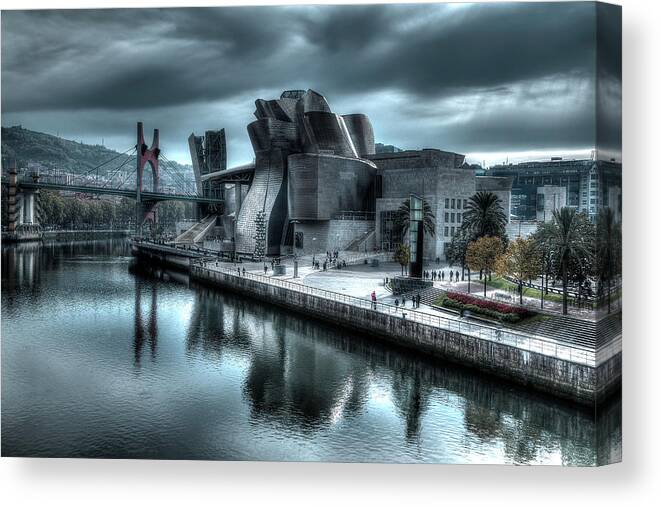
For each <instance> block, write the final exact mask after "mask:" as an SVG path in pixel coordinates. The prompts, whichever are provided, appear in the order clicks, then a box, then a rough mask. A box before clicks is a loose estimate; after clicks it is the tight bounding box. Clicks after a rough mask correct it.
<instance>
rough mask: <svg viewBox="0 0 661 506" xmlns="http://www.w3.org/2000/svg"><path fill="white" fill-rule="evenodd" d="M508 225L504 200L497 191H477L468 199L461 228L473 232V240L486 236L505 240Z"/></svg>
mask: <svg viewBox="0 0 661 506" xmlns="http://www.w3.org/2000/svg"><path fill="white" fill-rule="evenodd" d="M506 225H507V216H506V215H505V211H503V206H502V201H501V200H500V198H499V197H498V196H497V195H496V194H495V193H491V192H477V193H476V194H475V195H473V196H472V197H471V198H470V199H468V207H467V211H466V212H464V216H463V223H462V225H461V228H462V229H464V230H467V231H469V232H470V233H471V235H472V240H476V239H479V238H480V237H486V236H492V237H500V238H501V239H503V240H505V238H506V237H507V233H506V231H505V227H506Z"/></svg>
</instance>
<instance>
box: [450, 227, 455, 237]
mask: <svg viewBox="0 0 661 506" xmlns="http://www.w3.org/2000/svg"><path fill="white" fill-rule="evenodd" d="M450 234H451V235H454V227H452V228H451V229H450Z"/></svg>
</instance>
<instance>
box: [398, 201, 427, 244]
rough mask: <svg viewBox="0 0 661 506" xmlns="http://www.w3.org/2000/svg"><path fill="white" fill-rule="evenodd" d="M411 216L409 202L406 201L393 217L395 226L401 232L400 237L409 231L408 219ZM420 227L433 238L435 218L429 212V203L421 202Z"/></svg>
mask: <svg viewBox="0 0 661 506" xmlns="http://www.w3.org/2000/svg"><path fill="white" fill-rule="evenodd" d="M410 216H411V200H410V199H406V200H405V201H403V202H402V204H401V205H400V206H399V209H397V212H396V213H395V216H394V219H393V221H394V223H395V226H397V227H398V228H399V230H401V231H402V237H404V236H405V235H406V231H407V230H408V229H409V217H410ZM422 226H423V229H424V231H425V232H427V233H428V234H429V235H431V236H432V237H434V235H435V234H436V216H434V213H433V212H432V210H431V206H430V205H429V202H427V201H426V200H424V199H423V200H422Z"/></svg>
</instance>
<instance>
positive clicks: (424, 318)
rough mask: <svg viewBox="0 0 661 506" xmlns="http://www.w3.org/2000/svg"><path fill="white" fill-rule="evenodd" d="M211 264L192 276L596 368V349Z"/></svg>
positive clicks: (195, 265)
mask: <svg viewBox="0 0 661 506" xmlns="http://www.w3.org/2000/svg"><path fill="white" fill-rule="evenodd" d="M211 262H213V261H211ZM211 262H210V261H209V260H205V259H196V260H191V273H192V274H194V275H197V276H199V277H201V278H207V279H208V280H209V281H212V280H215V279H216V280H217V279H218V275H219V274H223V275H228V276H232V277H235V278H245V279H251V280H254V281H257V282H259V283H263V284H267V285H272V286H277V287H282V288H286V289H288V290H291V291H294V292H298V293H304V294H308V295H312V296H315V297H320V298H323V299H328V300H333V301H337V302H340V303H343V304H347V305H351V306H354V307H360V308H364V309H370V310H373V311H377V312H379V313H384V314H388V315H391V316H396V317H399V318H402V319H406V320H409V321H413V322H416V323H420V324H422V325H428V326H431V327H435V328H442V329H445V330H449V331H452V332H457V333H460V334H463V335H467V336H471V337H476V338H479V339H483V340H487V341H492V342H496V343H501V344H505V345H509V346H513V347H516V348H518V349H521V350H525V351H530V352H534V353H539V354H542V355H547V356H552V357H555V358H558V359H562V360H567V361H570V362H574V363H579V364H585V365H588V366H591V367H594V366H595V350H592V349H590V348H586V347H581V346H572V345H569V344H563V343H558V342H557V341H554V340H552V339H547V338H544V337H539V336H531V335H527V334H523V333H519V332H512V331H511V330H509V329H507V330H506V329H504V328H501V327H492V326H488V325H484V324H479V323H473V322H468V321H465V320H462V319H458V318H449V317H444V316H441V315H435V314H429V313H425V312H423V311H415V310H409V309H407V308H403V307H397V306H394V305H392V304H386V303H383V302H378V301H377V302H372V301H371V300H369V299H362V298H360V297H355V296H352V295H345V294H342V293H338V292H332V291H330V290H324V289H322V288H315V287H311V286H307V285H303V284H301V283H295V282H291V281H286V280H284V279H278V278H274V277H270V276H264V275H262V274H257V273H254V272H245V274H244V272H243V270H242V269H241V268H240V267H226V266H223V265H221V264H219V263H217V262H216V263H217V264H218V265H213V264H212V266H211V267H209V266H208V264H209V263H211Z"/></svg>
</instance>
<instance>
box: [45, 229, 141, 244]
mask: <svg viewBox="0 0 661 506" xmlns="http://www.w3.org/2000/svg"><path fill="white" fill-rule="evenodd" d="M130 234H131V231H130V230H47V231H45V232H44V233H43V235H42V238H43V240H44V241H62V242H66V241H87V240H93V239H105V238H109V237H128V236H129V235H130Z"/></svg>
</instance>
